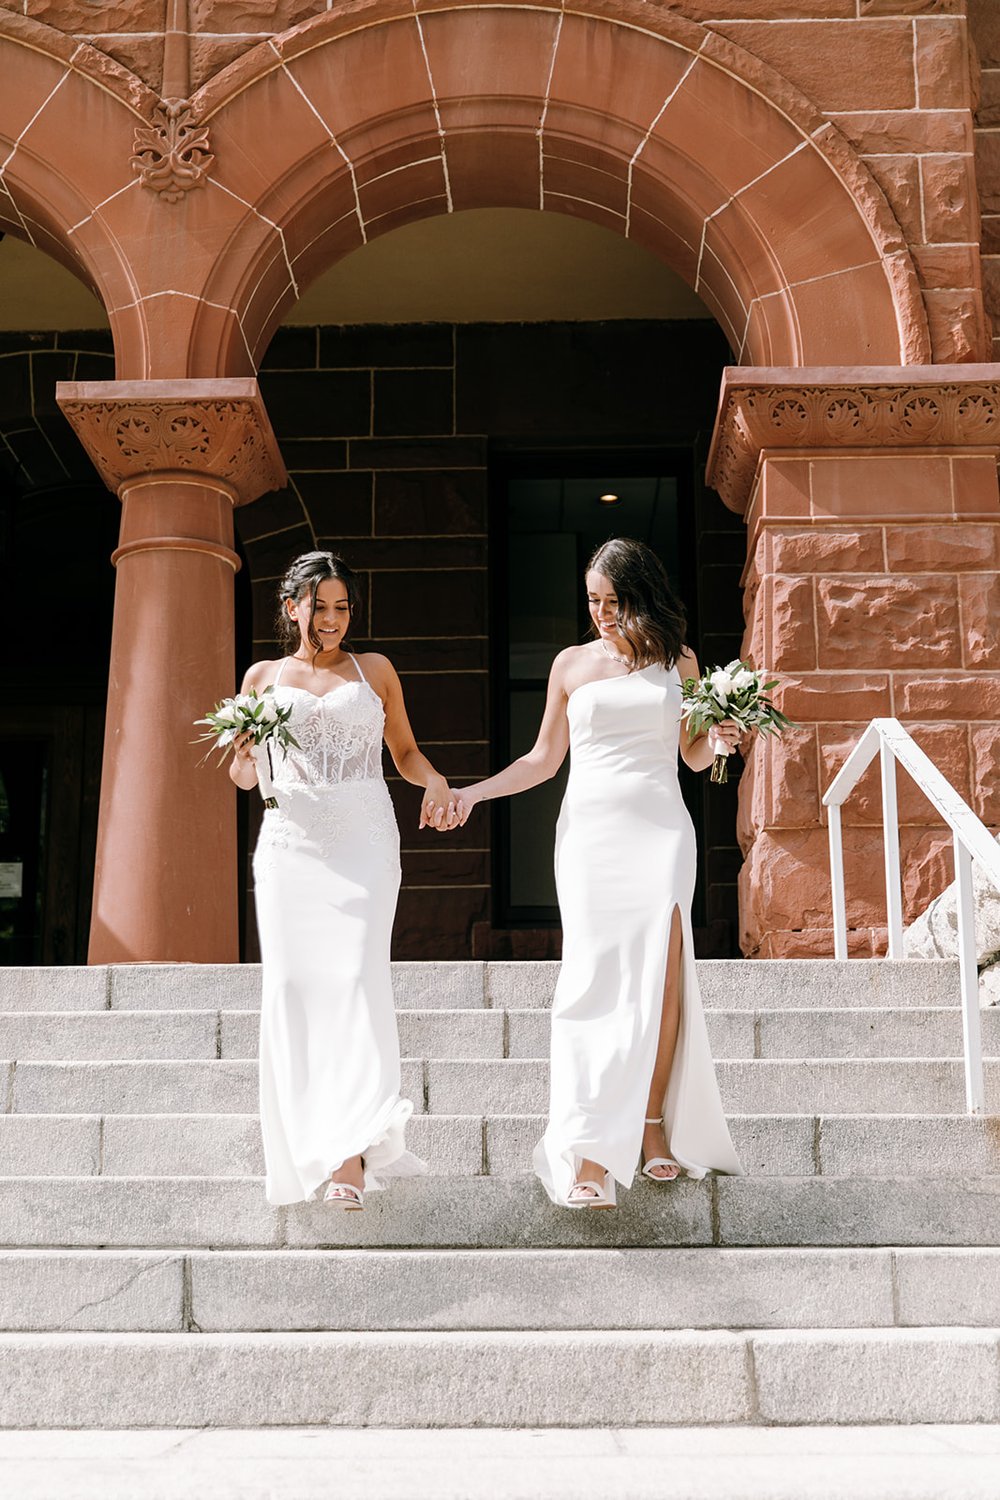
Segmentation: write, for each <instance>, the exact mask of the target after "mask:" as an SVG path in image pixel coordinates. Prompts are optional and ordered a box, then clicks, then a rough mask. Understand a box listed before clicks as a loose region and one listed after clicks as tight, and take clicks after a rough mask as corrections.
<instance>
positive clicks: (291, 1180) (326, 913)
mask: <svg viewBox="0 0 1000 1500" xmlns="http://www.w3.org/2000/svg"><path fill="white" fill-rule="evenodd" d="M351 661H352V662H353V663H354V667H355V669H356V671H357V674H358V678H357V681H356V682H347V683H343V684H342V685H341V686H340V687H337V688H334V689H333V691H332V692H329V693H326V694H325V695H324V696H323V697H317V696H316V695H315V694H313V693H310V692H307V691H306V690H305V689H304V688H294V687H285V686H283V685H282V684H281V672H282V670H283V667H284V663H282V666H281V667H280V668H279V669H278V676H277V678H276V680H275V696H276V698H277V699H278V701H279V702H281V703H290V704H291V708H292V713H291V718H290V720H289V727H290V729H291V731H292V733H293V735H294V736H295V738H296V740H297V741H298V743H299V747H300V748H299V749H298V750H295V749H291V750H289V752H288V754H287V755H282V753H281V751H280V750H272V752H271V755H270V764H269V773H270V780H271V781H272V782H273V786H274V795H275V797H276V798H277V801H278V806H277V808H275V809H268V810H267V811H266V812H265V813H264V821H263V825H262V827H261V831H260V837H259V839H258V841H257V847H256V849H255V851H254V860H253V868H254V890H255V899H256V907H257V927H258V930H259V933H260V948H261V961H262V963H261V966H262V971H263V984H262V998H261V1017H260V1123H261V1133H262V1135H263V1140H264V1158H265V1163H266V1169H267V1181H266V1192H267V1197H268V1200H269V1202H271V1203H297V1202H299V1201H301V1200H303V1199H307V1198H310V1197H312V1196H313V1194H314V1193H315V1191H316V1189H317V1188H318V1187H320V1186H321V1185H322V1183H323V1182H325V1180H326V1179H327V1177H329V1175H330V1173H331V1172H332V1171H335V1170H336V1168H337V1167H339V1166H340V1165H341V1164H342V1163H343V1162H344V1161H346V1160H347V1159H348V1158H349V1157H351V1156H356V1155H357V1154H358V1153H359V1152H363V1153H364V1157H365V1186H366V1187H368V1188H377V1187H380V1186H381V1185H382V1184H381V1183H380V1181H379V1178H380V1177H382V1176H412V1175H414V1174H416V1173H419V1172H423V1171H425V1170H426V1168H425V1166H424V1164H423V1162H421V1161H420V1160H419V1159H418V1158H417V1157H415V1156H412V1155H411V1154H410V1153H409V1152H408V1151H407V1150H406V1149H405V1144H404V1130H405V1126H406V1121H407V1120H408V1119H409V1117H410V1115H411V1114H412V1112H413V1105H412V1104H411V1103H410V1101H409V1100H408V1099H402V1098H401V1097H400V1093H399V1090H400V1066H399V1036H398V1032H397V1028H396V1010H395V1006H394V1003H393V997H392V983H391V977H390V967H389V940H390V936H391V933H392V923H393V918H394V916H395V912H396V897H397V895H398V892H399V880H400V868H399V830H398V828H397V826H396V818H395V814H394V812H393V807H392V801H391V799H390V797H389V791H388V788H387V787H386V784H385V779H384V777H383V775H382V734H383V729H384V727H385V714H384V711H383V708H382V700H381V699H380V698H379V696H378V694H377V693H376V692H375V690H374V689H373V688H372V687H371V686H370V684H369V683H368V682H367V681H366V680H365V678H364V675H363V673H362V671H361V668H360V667H359V666H358V663H357V660H356V658H354V657H353V656H352V657H351ZM254 753H255V756H256V758H257V760H258V764H260V762H261V760H262V758H263V757H264V755H265V751H264V750H263V749H262V748H258V749H257V750H256V751H255V752H254ZM267 773H268V766H267V765H265V767H264V775H262V777H261V780H262V786H264V785H266V782H265V779H264V778H265V776H266V775H267Z"/></svg>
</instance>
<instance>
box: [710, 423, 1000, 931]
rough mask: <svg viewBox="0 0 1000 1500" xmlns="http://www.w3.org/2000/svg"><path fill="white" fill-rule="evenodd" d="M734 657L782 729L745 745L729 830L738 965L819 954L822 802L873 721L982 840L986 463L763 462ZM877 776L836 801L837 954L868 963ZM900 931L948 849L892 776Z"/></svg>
mask: <svg viewBox="0 0 1000 1500" xmlns="http://www.w3.org/2000/svg"><path fill="white" fill-rule="evenodd" d="M748 526H749V530H750V546H751V553H750V557H749V560H748V563H747V569H746V575H745V587H746V596H747V618H748V620H749V621H750V625H749V628H748V635H747V640H746V643H745V644H746V648H747V650H748V652H749V653H750V654H751V655H752V656H753V658H754V659H755V660H758V661H762V662H766V663H767V664H768V666H769V667H771V668H773V669H774V671H775V672H776V673H779V674H780V675H781V676H782V678H783V682H782V686H781V688H780V690H779V702H780V704H781V707H782V708H783V710H784V712H785V713H786V714H788V715H789V716H790V717H791V718H792V719H793V720H795V721H796V723H797V725H798V727H797V728H796V729H794V730H792V731H790V732H789V733H788V734H787V735H785V736H783V737H782V738H781V739H778V740H761V741H759V742H758V743H757V745H756V746H755V748H754V750H753V752H752V754H751V756H750V760H749V764H748V767H747V772H746V774H745V777H744V784H743V785H744V792H743V797H742V800H741V806H740V823H739V832H740V840H741V844H742V847H743V849H744V851H745V853H746V854H747V863H746V864H745V865H744V867H743V871H742V873H741V885H742V890H743V909H742V924H743V926H742V941H743V944H744V950H745V951H746V952H747V953H750V954H757V955H758V956H760V957H768V958H779V957H783V956H785V955H795V956H816V957H823V956H828V955H829V953H830V952H831V951H832V948H831V942H832V939H831V932H830V921H831V918H830V886H829V873H828V871H829V866H828V859H827V850H826V846H827V832H826V828H825V824H826V813H825V811H824V809H823V808H822V807H821V804H820V799H821V796H822V794H823V792H824V791H825V789H826V788H827V787H828V786H829V784H830V782H831V781H832V779H833V777H834V775H835V774H836V772H837V771H838V770H839V769H840V767H841V766H842V765H843V763H844V761H845V759H846V758H847V755H848V754H849V752H850V750H851V749H852V748H853V746H854V744H855V743H856V742H857V739H858V736H859V735H860V733H861V732H862V730H863V729H864V728H865V727H866V726H867V724H868V722H869V721H870V720H871V719H872V718H875V717H896V718H898V719H900V720H901V721H902V722H903V724H904V725H905V727H906V728H907V730H908V731H909V732H910V733H911V734H912V735H913V737H914V739H915V740H916V741H917V743H918V744H920V745H921V746H922V748H923V749H924V750H925V751H926V752H927V754H928V755H929V756H930V758H931V759H932V760H933V761H934V762H935V764H936V765H937V766H938V767H939V769H940V770H941V771H942V772H943V773H944V775H945V776H946V777H947V779H948V780H949V781H950V782H951V783H952V785H953V786H954V787H955V788H956V790H957V791H958V792H959V794H960V795H961V796H962V797H963V798H964V799H965V800H966V801H967V802H968V803H969V804H970V806H971V807H972V808H973V809H974V810H975V812H976V813H977V814H978V815H979V817H980V818H982V819H983V821H984V822H985V823H986V824H987V825H988V826H990V827H992V828H994V829H995V828H997V827H1000V779H998V772H1000V727H998V724H997V720H998V719H1000V679H998V677H997V674H996V671H995V663H996V662H997V660H998V659H1000V521H998V519H997V485H996V465H995V460H994V459H993V457H992V456H990V455H985V456H983V455H977V454H975V453H967V454H960V453H959V454H955V453H952V454H946V453H940V454H937V455H934V454H933V453H932V454H927V453H924V452H921V453H916V452H915V453H911V454H909V455H907V454H900V453H896V454H892V455H883V456H877V455H875V454H872V455H870V456H865V455H863V454H850V455H848V454H845V455H844V456H843V457H838V456H836V455H835V454H817V455H815V456H803V457H799V456H795V457H778V456H773V455H772V456H771V457H770V458H769V459H768V460H767V461H766V463H765V465H764V471H763V475H762V479H761V483H760V485H759V487H758V489H757V492H756V495H755V498H754V501H753V504H752V506H751V511H750V513H749V515H748ZM878 778H879V772H878V768H877V764H876V765H875V766H873V767H872V768H871V769H870V770H869V771H868V772H867V773H866V775H865V777H864V778H863V779H862V781H861V782H860V783H859V785H858V787H857V788H856V789H855V791H854V793H853V794H852V795H851V797H850V799H849V800H848V802H847V803H846V804H845V807H844V810H843V814H842V820H843V827H844V851H845V853H844V859H845V875H846V886H847V896H848V927H849V928H850V929H851V933H850V943H851V949H852V952H854V953H857V954H877V953H880V952H883V951H884V948H885V917H884V913H885V896H884V875H883V859H882V832H881V821H882V801H881V791H880V787H879V779H878ZM898 795H899V820H900V828H901V832H900V848H901V856H902V869H903V900H904V917H905V920H907V921H911V920H913V918H914V917H916V916H917V915H918V914H919V912H920V911H922V910H923V908H924V907H925V906H926V905H927V903H928V901H930V900H931V898H932V897H933V896H935V895H937V894H938V893H939V892H940V891H941V890H942V889H943V888H944V886H945V885H947V883H948V881H949V880H950V879H951V869H952V864H951V836H950V834H949V833H948V831H947V829H946V828H944V827H943V825H942V824H941V823H940V821H939V819H938V817H937V815H936V813H935V810H934V809H933V808H932V807H931V805H930V803H928V802H927V801H926V799H925V798H924V797H923V795H922V793H920V792H919V791H918V790H917V788H916V787H915V786H914V785H913V783H912V782H911V781H910V780H909V778H908V777H907V776H906V774H905V772H900V773H899V782H898Z"/></svg>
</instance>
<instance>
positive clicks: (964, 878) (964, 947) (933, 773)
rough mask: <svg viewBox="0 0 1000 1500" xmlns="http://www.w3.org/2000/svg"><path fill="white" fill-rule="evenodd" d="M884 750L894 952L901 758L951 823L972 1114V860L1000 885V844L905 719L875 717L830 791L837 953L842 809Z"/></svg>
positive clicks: (839, 949) (842, 944)
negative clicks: (911, 732) (898, 768)
mask: <svg viewBox="0 0 1000 1500" xmlns="http://www.w3.org/2000/svg"><path fill="white" fill-rule="evenodd" d="M876 755H878V756H879V757H880V759H881V770H882V837H883V845H884V850H885V900H886V913H887V916H888V921H889V957H890V958H902V956H903V894H902V885H901V882H900V873H899V814H898V811H897V807H896V762H897V761H899V763H900V765H901V766H903V768H904V769H905V770H907V771H908V772H909V773H910V775H911V776H912V778H913V780H914V781H915V782H916V784H917V786H918V787H919V788H920V790H921V791H922V792H923V794H924V796H925V797H926V798H927V800H928V801H929V802H930V803H931V804H932V805H933V806H934V807H935V808H936V809H937V812H938V814H939V815H940V817H941V818H942V819H943V821H944V822H945V823H947V825H948V827H949V828H950V829H951V835H952V846H953V849H954V854H955V889H956V896H957V905H958V967H959V975H960V982H961V990H962V1034H963V1039H964V1044H965V1099H966V1106H967V1108H968V1110H969V1113H970V1114H976V1115H978V1114H982V1112H983V1110H984V1108H985V1104H986V1100H985V1090H984V1086H983V1042H982V1021H981V1017H980V1011H979V974H978V965H977V963H976V931H975V918H974V914H973V907H972V861H973V860H974V859H975V860H977V861H978V863H979V866H980V868H981V869H982V871H983V873H984V874H986V875H987V876H988V877H989V879H990V880H991V881H992V882H993V884H994V885H995V886H996V888H997V890H998V891H1000V846H998V845H997V844H996V843H995V842H994V840H993V838H992V837H991V835H990V833H989V830H988V829H987V828H986V827H985V826H984V824H983V823H981V822H980V820H979V819H978V818H977V817H976V815H975V813H974V812H973V811H972V808H971V807H969V806H968V805H967V804H966V803H965V802H964V801H963V800H962V798H961V797H960V796H959V795H958V793H957V792H956V790H955V788H954V787H953V786H952V785H951V783H950V782H948V781H947V780H946V779H945V778H944V776H942V774H941V772H940V771H939V770H938V768H937V766H936V765H935V764H934V762H933V761H932V760H930V759H929V758H928V756H926V755H925V754H924V752H923V750H921V748H920V746H919V745H918V744H917V743H916V741H915V740H914V739H913V738H912V737H911V736H910V735H909V734H907V732H906V730H905V729H904V728H903V726H902V724H900V722H899V720H898V719H872V721H871V723H870V724H869V726H868V728H867V729H866V730H865V732H864V734H863V735H862V736H861V738H860V739H859V740H858V743H857V744H856V745H855V747H854V749H853V750H852V751H851V753H850V755H849V756H848V757H847V759H846V761H845V762H844V764H843V765H842V766H841V768H840V770H839V771H838V772H837V775H836V776H835V777H834V779H833V781H832V782H831V783H830V786H829V787H828V788H827V791H826V794H825V796H824V797H823V806H824V807H825V808H826V809H827V812H828V814H829V826H830V876H831V880H832V884H833V953H834V957H835V958H846V957H847V901H846V897H845V894H844V848H843V841H842V837H841V828H840V809H841V806H842V804H843V803H844V802H845V801H846V800H847V798H848V796H849V795H850V793H851V792H852V791H853V790H854V787H855V786H856V785H857V783H858V781H859V780H860V779H861V777H862V776H863V775H864V773H865V771H867V769H868V767H869V766H870V765H871V763H872V761H873V760H874V759H875V757H876Z"/></svg>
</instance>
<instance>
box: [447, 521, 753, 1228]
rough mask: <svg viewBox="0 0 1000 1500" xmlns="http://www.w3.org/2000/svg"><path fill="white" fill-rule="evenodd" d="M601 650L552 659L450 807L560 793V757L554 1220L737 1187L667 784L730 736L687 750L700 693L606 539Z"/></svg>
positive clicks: (651, 574) (686, 855) (661, 604)
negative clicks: (513, 737)
mask: <svg viewBox="0 0 1000 1500" xmlns="http://www.w3.org/2000/svg"><path fill="white" fill-rule="evenodd" d="M586 585H587V598H588V607H589V611H590V616H591V621H592V624H593V628H594V633H595V635H596V637H597V639H596V640H594V641H592V642H590V643H588V644H586V645H582V646H571V647H569V649H568V650H566V651H562V652H561V653H560V654H559V655H558V656H557V657H556V659H555V662H554V663H553V666H552V671H551V675H550V677H549V688H548V697H547V700H546V706H545V714H544V717H543V719H542V725H541V729H540V730H539V735H538V739H537V741H536V743H535V745H534V747H533V749H532V750H530V751H529V752H528V754H527V755H524V756H522V757H521V758H520V760H517V761H515V762H514V763H513V764H512V765H510V766H508V767H507V769H506V770H504V771H501V772H500V773H499V774H498V775H496V776H493V777H490V778H489V779H488V780H486V781H483V782H480V783H478V784H477V785H475V786H471V787H466V788H463V789H462V791H461V792H460V794H459V798H460V800H459V814H460V818H461V821H462V822H465V820H466V819H467V817H468V815H469V813H470V812H471V810H472V808H473V807H474V806H475V804H476V803H477V802H479V801H481V800H483V799H486V798H491V797H503V796H509V795H511V794H513V793H515V792H521V791H526V790H527V789H528V788H529V787H532V786H537V785H538V783H539V782H542V781H545V780H547V779H548V778H549V777H551V776H554V775H555V773H556V771H557V770H558V769H559V766H560V765H561V764H562V761H563V759H564V757H565V755H566V751H567V748H568V749H569V750H570V774H569V781H568V783H567V787H566V795H565V799H564V801H563V805H562V810H561V811H560V814H559V821H558V824H557V826H556V885H557V891H558V896H559V909H560V914H561V917H562V926H563V959H562V966H561V969H560V974H559V980H558V983H557V986H556V994H555V999H554V1001H553V1006H552V1036H551V1072H550V1097H549V1121H548V1127H547V1129H546V1131H545V1135H544V1136H543V1138H542V1140H541V1141H540V1142H539V1143H538V1145H537V1147H536V1148H535V1154H534V1164H535V1170H536V1172H537V1173H538V1176H539V1177H540V1178H541V1180H542V1183H543V1185H544V1187H545V1189H546V1191H547V1193H548V1194H549V1197H550V1198H551V1199H552V1200H553V1201H554V1202H555V1203H558V1204H561V1205H564V1206H567V1207H571V1208H613V1207H614V1206H615V1183H616V1181H617V1182H619V1183H621V1184H622V1185H623V1186H624V1187H628V1186H629V1185H630V1184H631V1182H632V1178H633V1175H634V1172H635V1168H636V1166H637V1164H638V1159H639V1155H640V1151H641V1152H642V1154H643V1156H644V1158H645V1165H644V1167H643V1172H644V1174H645V1175H646V1176H647V1177H649V1178H651V1179H653V1180H654V1181H660V1182H663V1181H670V1180H671V1179H673V1178H674V1177H676V1176H677V1175H678V1173H679V1172H680V1171H681V1170H683V1171H686V1172H687V1173H688V1175H689V1176H692V1177H703V1176H704V1175H705V1172H706V1171H707V1170H709V1169H715V1170H717V1171H720V1172H731V1173H739V1172H740V1171H741V1167H740V1163H739V1159H738V1157H737V1155H736V1152H735V1151H734V1149H733V1145H732V1141H731V1140H730V1137H729V1130H728V1128H727V1126H726V1121H725V1117H724V1115H723V1112H722V1104H721V1101H720V1098H719V1090H718V1085H717V1083H716V1079H715V1069H714V1067H713V1064H712V1056H711V1052H710V1050H709V1045H708V1037H707V1033H706V1029H705V1018H704V1015H703V1012H702V1006H701V998H700V995H699V992H698V977H697V971H696V968H695V962H694V946H693V936H692V931H691V898H692V895H693V892H694V881H695V857H696V851H695V839H694V828H693V826H692V823H691V819H690V817H689V816H688V813H687V809H686V808H685V806H684V803H683V800H682V798H681V790H680V785H679V782H678V779H677V754H678V749H679V750H680V753H681V755H682V756H683V757H684V760H685V761H686V762H687V764H688V765H689V766H691V767H692V768H693V769H695V770H705V769H706V768H707V767H708V766H710V765H711V763H712V760H713V757H714V755H715V753H716V750H717V749H718V750H720V751H721V752H722V753H728V752H729V750H731V749H732V748H734V747H735V745H736V744H737V743H738V740H739V737H740V731H739V730H738V728H737V726H736V725H735V724H733V723H730V722H728V721H727V722H726V723H724V724H721V725H719V726H718V727H717V728H716V729H715V730H710V731H709V733H708V735H701V736H699V737H698V738H697V739H695V740H693V741H691V740H689V738H688V735H687V732H686V731H685V732H684V733H683V734H681V718H680V708H681V682H682V680H683V678H684V677H697V676H698V675H699V671H698V664H697V662H696V660H695V658H694V655H693V654H692V652H690V651H689V650H687V648H686V647H685V646H684V644H683V641H684V617H683V612H682V609H681V606H680V604H679V603H678V602H677V601H676V599H675V598H674V597H673V594H672V593H671V590H670V586H669V582H668V580H667V576H666V573H665V571H664V569H663V566H662V564H661V563H660V561H659V559H658V558H657V557H656V556H655V554H654V553H652V552H651V551H650V550H649V549H648V548H647V547H645V546H643V544H642V543H640V542H634V541H630V540H628V539H625V538H617V539H614V540H612V541H609V542H606V543H605V544H604V546H603V547H600V548H599V549H598V551H597V552H596V553H595V555H594V557H593V558H592V559H591V561H590V564H589V566H588V569H587V575H586Z"/></svg>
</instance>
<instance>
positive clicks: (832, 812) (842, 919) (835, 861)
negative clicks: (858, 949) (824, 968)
mask: <svg viewBox="0 0 1000 1500" xmlns="http://www.w3.org/2000/svg"><path fill="white" fill-rule="evenodd" d="M827 813H828V815H829V833H830V886H831V891H832V895H833V956H834V958H846V957H847V898H846V896H845V893H844V845H843V840H842V838H841V833H840V805H839V803H836V802H831V804H830V806H829V807H828V808H827Z"/></svg>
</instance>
